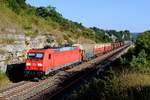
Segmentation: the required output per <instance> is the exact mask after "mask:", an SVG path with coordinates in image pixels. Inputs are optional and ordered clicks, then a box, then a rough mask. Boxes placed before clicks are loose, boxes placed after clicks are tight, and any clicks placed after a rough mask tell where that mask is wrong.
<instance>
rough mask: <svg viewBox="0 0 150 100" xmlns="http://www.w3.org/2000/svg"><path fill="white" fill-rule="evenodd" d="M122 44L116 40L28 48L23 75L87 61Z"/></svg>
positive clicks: (40, 73) (41, 73)
mask: <svg viewBox="0 0 150 100" xmlns="http://www.w3.org/2000/svg"><path fill="white" fill-rule="evenodd" d="M123 45H124V42H117V43H104V44H82V45H81V44H74V45H72V46H66V47H55V48H43V49H30V50H28V52H27V59H26V67H25V77H28V76H34V77H41V76H45V75H49V74H50V73H52V72H54V71H57V70H59V69H62V68H66V67H69V66H71V65H75V64H80V63H82V62H85V61H89V60H91V59H93V58H94V57H98V56H100V55H103V54H105V53H107V52H110V51H112V50H114V49H117V48H119V47H121V46H123Z"/></svg>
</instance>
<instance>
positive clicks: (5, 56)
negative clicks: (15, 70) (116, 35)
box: [0, 34, 58, 72]
mask: <svg viewBox="0 0 150 100" xmlns="http://www.w3.org/2000/svg"><path fill="white" fill-rule="evenodd" d="M57 45H58V43H57V42H56V41H55V37H54V36H51V35H49V34H45V35H36V36H34V37H33V36H25V35H24V34H0V70H1V71H3V72H5V71H6V69H7V65H8V64H16V63H22V62H24V60H25V58H26V52H25V51H26V50H28V49H31V48H35V49H36V48H43V47H44V46H57Z"/></svg>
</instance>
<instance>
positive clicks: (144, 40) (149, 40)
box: [136, 31, 150, 55]
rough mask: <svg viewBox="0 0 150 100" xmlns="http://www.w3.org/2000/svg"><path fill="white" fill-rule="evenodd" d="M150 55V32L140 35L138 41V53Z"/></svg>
mask: <svg viewBox="0 0 150 100" xmlns="http://www.w3.org/2000/svg"><path fill="white" fill-rule="evenodd" d="M143 49H144V50H145V52H146V53H147V54H148V55H150V31H146V32H144V33H142V34H140V35H139V37H138V38H137V41H136V52H137V53H139V52H140V51H141V50H143Z"/></svg>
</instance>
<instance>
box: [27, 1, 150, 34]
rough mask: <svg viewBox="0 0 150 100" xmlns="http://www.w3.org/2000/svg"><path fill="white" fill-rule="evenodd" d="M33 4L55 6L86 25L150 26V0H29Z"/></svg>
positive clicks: (134, 29)
mask: <svg viewBox="0 0 150 100" xmlns="http://www.w3.org/2000/svg"><path fill="white" fill-rule="evenodd" d="M26 1H27V3H28V4H30V5H32V6H36V7H39V6H45V7H47V6H48V5H51V6H53V7H56V9H57V11H58V12H60V13H61V14H62V15H63V16H64V17H65V18H67V19H70V20H73V21H76V22H79V23H82V24H83V25H84V26H86V27H93V26H96V27H98V28H101V29H115V30H118V31H120V30H126V29H127V30H130V31H131V32H143V31H146V30H149V29H150V12H149V11H150V6H149V4H150V0H26Z"/></svg>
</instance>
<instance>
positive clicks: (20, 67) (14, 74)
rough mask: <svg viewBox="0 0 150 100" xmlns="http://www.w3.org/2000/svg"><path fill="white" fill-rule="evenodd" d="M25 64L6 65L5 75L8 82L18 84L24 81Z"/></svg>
mask: <svg viewBox="0 0 150 100" xmlns="http://www.w3.org/2000/svg"><path fill="white" fill-rule="evenodd" d="M24 70H25V63H19V64H10V65H7V71H6V74H7V76H8V78H9V80H10V81H12V82H20V81H23V80H24Z"/></svg>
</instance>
